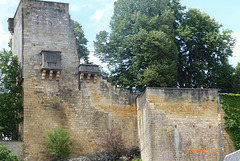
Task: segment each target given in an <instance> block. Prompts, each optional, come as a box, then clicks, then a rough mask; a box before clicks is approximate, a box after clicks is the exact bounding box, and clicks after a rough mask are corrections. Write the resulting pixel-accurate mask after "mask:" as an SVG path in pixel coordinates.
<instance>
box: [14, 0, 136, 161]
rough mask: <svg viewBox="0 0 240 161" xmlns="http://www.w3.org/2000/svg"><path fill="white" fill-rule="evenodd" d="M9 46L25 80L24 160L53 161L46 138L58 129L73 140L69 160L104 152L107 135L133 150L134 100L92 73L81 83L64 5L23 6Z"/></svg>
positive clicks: (33, 0) (33, 1)
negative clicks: (116, 134) (115, 133)
mask: <svg viewBox="0 0 240 161" xmlns="http://www.w3.org/2000/svg"><path fill="white" fill-rule="evenodd" d="M13 42H14V43H13V45H14V46H13V48H14V50H13V53H14V55H17V56H18V57H19V63H20V66H21V69H22V77H23V84H22V86H23V96H24V102H23V106H24V123H23V141H24V145H23V146H24V148H23V149H24V150H23V151H24V154H23V155H24V160H26V161H28V160H30V161H31V160H44V161H45V160H49V159H50V158H51V157H50V155H49V153H48V152H47V148H46V144H45V142H44V136H46V133H47V131H51V130H52V129H53V128H54V127H57V126H63V127H64V128H65V129H67V130H68V132H69V133H70V134H71V137H72V139H75V140H77V141H76V143H75V145H74V147H73V149H72V150H73V153H72V154H71V156H78V155H92V154H94V153H97V152H100V151H102V150H104V149H103V148H102V146H101V144H102V142H103V140H104V138H106V135H107V129H117V130H120V131H122V135H123V138H124V139H125V140H126V143H127V147H132V146H134V145H135V146H137V122H136V108H135V98H136V95H132V94H130V93H129V92H128V91H121V90H119V89H117V88H115V86H112V85H111V84H110V83H108V82H107V81H106V80H104V79H102V77H100V76H98V72H97V73H95V74H94V73H91V69H90V70H89V71H84V72H82V73H81V76H82V78H81V80H80V73H79V72H80V71H79V58H78V54H77V46H76V39H75V35H74V31H73V26H72V23H71V19H70V16H69V5H68V4H66V3H55V2H46V1H37V0H22V1H21V2H20V4H19V7H18V10H17V12H16V14H15V17H14V33H13ZM59 61H60V62H59ZM88 67H90V68H91V66H88ZM89 74H90V75H89Z"/></svg>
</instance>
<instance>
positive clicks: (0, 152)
mask: <svg viewBox="0 0 240 161" xmlns="http://www.w3.org/2000/svg"><path fill="white" fill-rule="evenodd" d="M0 160H4V161H18V159H17V156H16V155H15V154H11V150H9V149H8V148H6V147H5V146H2V145H0Z"/></svg>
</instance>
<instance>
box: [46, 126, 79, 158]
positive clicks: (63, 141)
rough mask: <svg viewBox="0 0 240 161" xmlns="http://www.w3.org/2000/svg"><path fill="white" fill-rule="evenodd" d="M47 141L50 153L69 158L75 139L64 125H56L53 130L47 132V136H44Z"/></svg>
mask: <svg viewBox="0 0 240 161" xmlns="http://www.w3.org/2000/svg"><path fill="white" fill-rule="evenodd" d="M44 140H45V142H46V143H47V149H48V151H49V153H50V155H53V156H55V157H57V158H58V159H62V158H67V157H68V156H69V155H70V153H71V149H70V146H72V145H73V143H74V141H73V140H71V139H70V135H69V134H68V132H67V130H64V129H63V127H56V128H54V129H53V131H52V132H47V136H45V137H44Z"/></svg>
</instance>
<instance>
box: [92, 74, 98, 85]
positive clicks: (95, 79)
mask: <svg viewBox="0 0 240 161" xmlns="http://www.w3.org/2000/svg"><path fill="white" fill-rule="evenodd" d="M93 82H94V83H96V82H97V74H94V79H93Z"/></svg>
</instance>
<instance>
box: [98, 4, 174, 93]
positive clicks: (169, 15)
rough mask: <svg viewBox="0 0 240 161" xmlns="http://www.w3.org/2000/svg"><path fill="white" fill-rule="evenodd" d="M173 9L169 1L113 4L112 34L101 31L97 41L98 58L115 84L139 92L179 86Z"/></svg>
mask: <svg viewBox="0 0 240 161" xmlns="http://www.w3.org/2000/svg"><path fill="white" fill-rule="evenodd" d="M174 2H178V1H174ZM176 4H178V3H176ZM174 6H177V5H175V4H174V5H171V3H170V1H169V0H141V1H138V0H118V1H116V2H115V3H114V15H113V17H112V19H111V22H110V26H111V32H110V34H109V33H107V32H106V31H101V32H100V33H99V34H97V36H96V41H95V42H94V46H95V55H96V56H97V57H98V58H100V60H101V61H102V62H104V63H108V64H109V69H110V70H111V74H110V77H109V79H110V80H111V81H112V82H113V83H115V84H118V85H119V86H120V87H122V88H127V89H130V90H134V89H135V90H138V91H143V90H144V88H145V87H146V86H162V87H168V86H175V85H176V74H177V73H176V71H177V68H176V67H177V47H176V45H175V43H174V30H173V28H174V25H175V26H176V23H175V20H176V18H175V17H174V15H176V14H174V13H175V12H174V11H173V7H174Z"/></svg>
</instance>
